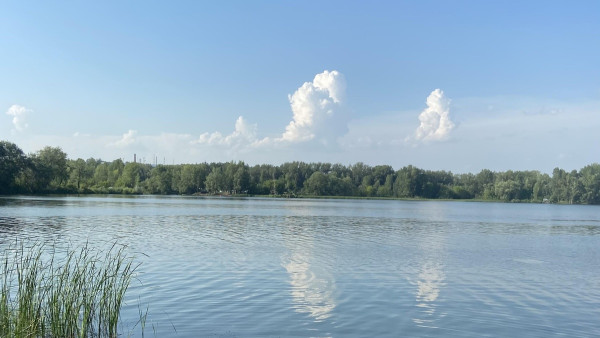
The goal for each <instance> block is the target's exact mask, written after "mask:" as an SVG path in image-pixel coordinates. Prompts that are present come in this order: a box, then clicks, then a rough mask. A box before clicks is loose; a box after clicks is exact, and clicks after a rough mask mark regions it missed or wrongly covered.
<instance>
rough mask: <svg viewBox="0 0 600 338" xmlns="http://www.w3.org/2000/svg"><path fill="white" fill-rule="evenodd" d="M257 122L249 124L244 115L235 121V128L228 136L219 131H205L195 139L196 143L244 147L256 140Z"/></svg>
mask: <svg viewBox="0 0 600 338" xmlns="http://www.w3.org/2000/svg"><path fill="white" fill-rule="evenodd" d="M256 130H257V126H256V124H249V123H248V122H246V120H244V118H243V117H242V116H240V117H238V118H237V120H236V121H235V130H234V131H233V132H232V133H231V134H229V135H226V136H223V135H222V134H221V133H219V132H214V133H204V134H202V135H200V137H199V138H198V139H197V140H196V141H194V143H195V144H208V145H221V146H228V147H233V148H237V147H243V146H247V145H252V144H254V143H255V142H256V141H257V140H256Z"/></svg>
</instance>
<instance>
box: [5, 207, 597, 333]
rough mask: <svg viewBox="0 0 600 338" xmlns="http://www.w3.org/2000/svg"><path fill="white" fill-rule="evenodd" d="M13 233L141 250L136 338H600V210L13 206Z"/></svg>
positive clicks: (131, 301) (134, 294)
mask: <svg viewBox="0 0 600 338" xmlns="http://www.w3.org/2000/svg"><path fill="white" fill-rule="evenodd" d="M15 238H20V239H26V238H27V239H38V240H43V241H49V242H52V243H57V245H67V244H71V245H72V244H73V243H83V242H85V241H89V242H90V243H92V244H93V245H94V246H98V247H106V246H108V245H110V244H112V243H114V242H115V241H118V242H119V243H126V244H128V245H129V252H131V253H136V257H137V260H138V261H140V262H142V265H141V266H140V268H139V270H138V272H139V273H138V279H139V282H138V281H136V282H134V283H133V285H132V287H131V288H130V291H129V293H128V296H127V304H126V305H125V307H124V309H123V325H122V327H123V330H124V334H126V335H127V334H129V331H128V329H127V328H131V327H132V326H134V325H135V323H136V321H137V320H138V318H139V314H138V312H139V307H140V304H141V307H143V308H144V309H145V308H146V306H148V313H149V315H148V319H147V324H146V335H147V336H152V335H153V334H154V333H156V336H157V337H288V336H298V337H307V336H312V337H330V336H332V337H341V336H344V337H348V336H356V337H384V336H388V337H397V336H407V337H555V336H556V337H559V336H562V337H594V336H596V337H597V336H600V208H599V207H596V206H559V205H537V204H500V203H461V202H412V201H411V202H407V201H367V200H307V199H301V200H294V199H292V200H285V199H256V198H252V199H227V198H214V199H209V198H183V197H164V198H162V197H98V196H95V197H18V198H0V245H6V243H8V242H11V241H14V239H15ZM142 253H143V254H142ZM133 334H134V335H138V336H139V333H137V330H134V333H133Z"/></svg>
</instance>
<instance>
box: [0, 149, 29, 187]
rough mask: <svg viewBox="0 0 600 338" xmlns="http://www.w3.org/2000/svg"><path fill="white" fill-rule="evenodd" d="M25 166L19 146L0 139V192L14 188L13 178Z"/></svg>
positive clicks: (25, 162) (23, 156)
mask: <svg viewBox="0 0 600 338" xmlns="http://www.w3.org/2000/svg"><path fill="white" fill-rule="evenodd" d="M27 166H28V163H27V158H26V157H25V154H23V151H22V150H21V148H19V147H18V146H17V145H16V144H14V143H10V142H7V141H0V194H6V193H10V192H12V191H13V190H14V185H15V179H16V178H17V177H18V176H19V175H20V174H21V172H22V171H23V170H25V168H27Z"/></svg>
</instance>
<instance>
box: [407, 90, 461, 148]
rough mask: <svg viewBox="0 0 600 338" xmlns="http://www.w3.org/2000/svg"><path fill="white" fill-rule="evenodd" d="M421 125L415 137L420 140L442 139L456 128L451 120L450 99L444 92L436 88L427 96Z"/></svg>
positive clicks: (420, 118) (421, 115) (420, 116)
mask: <svg viewBox="0 0 600 338" xmlns="http://www.w3.org/2000/svg"><path fill="white" fill-rule="evenodd" d="M419 121H421V125H419V127H418V128H417V130H416V132H415V138H416V139H417V140H420V141H440V140H444V139H446V138H447V137H448V135H449V134H450V132H451V131H452V130H453V129H454V127H455V125H454V122H452V121H451V120H450V100H449V99H447V98H446V97H445V96H444V92H443V91H442V90H440V89H436V90H434V91H432V92H431V94H429V96H428V97H427V108H425V109H424V110H423V111H422V112H421V114H420V115H419Z"/></svg>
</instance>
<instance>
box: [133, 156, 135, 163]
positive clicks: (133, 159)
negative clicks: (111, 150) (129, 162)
mask: <svg viewBox="0 0 600 338" xmlns="http://www.w3.org/2000/svg"><path fill="white" fill-rule="evenodd" d="M135 160H136V158H135V154H133V163H136V162H135Z"/></svg>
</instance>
